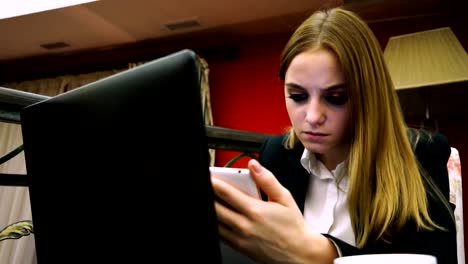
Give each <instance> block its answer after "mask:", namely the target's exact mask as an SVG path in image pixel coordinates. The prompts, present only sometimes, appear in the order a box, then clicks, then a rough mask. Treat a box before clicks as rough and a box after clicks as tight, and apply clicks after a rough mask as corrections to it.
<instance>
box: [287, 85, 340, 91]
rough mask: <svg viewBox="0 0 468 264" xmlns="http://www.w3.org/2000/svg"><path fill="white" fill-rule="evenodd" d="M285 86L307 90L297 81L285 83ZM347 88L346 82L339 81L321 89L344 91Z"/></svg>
mask: <svg viewBox="0 0 468 264" xmlns="http://www.w3.org/2000/svg"><path fill="white" fill-rule="evenodd" d="M284 86H286V88H288V89H300V90H306V89H305V88H304V87H302V86H300V85H299V84H296V83H285V84H284ZM345 89H346V84H345V83H339V84H334V85H331V86H328V87H325V88H321V89H320V90H322V91H332V92H333V91H337V90H339V91H342V90H345Z"/></svg>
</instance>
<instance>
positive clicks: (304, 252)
mask: <svg viewBox="0 0 468 264" xmlns="http://www.w3.org/2000/svg"><path fill="white" fill-rule="evenodd" d="M248 167H249V169H250V174H251V175H252V177H253V179H254V181H255V182H256V184H257V186H258V187H259V188H260V189H261V190H262V191H263V192H264V193H265V194H266V195H267V196H268V201H262V200H259V199H256V198H252V197H250V196H248V195H246V194H244V193H242V192H241V191H239V190H237V189H236V188H234V187H232V186H231V185H229V184H227V183H225V182H223V181H222V180H218V179H215V178H212V179H211V180H212V184H213V188H214V192H215V195H216V196H217V199H218V201H217V202H215V208H216V213H217V216H218V223H219V225H218V226H219V234H220V236H221V237H222V239H223V240H224V241H225V242H226V243H227V244H229V245H231V246H232V247H233V248H235V249H237V250H239V251H240V252H243V253H244V254H246V255H248V256H250V257H251V258H252V259H255V260H257V261H261V262H265V263H332V262H333V259H334V258H336V257H337V253H336V249H335V247H334V246H333V244H332V243H331V242H330V241H329V240H328V239H327V238H326V237H324V236H323V235H321V234H319V233H316V232H314V231H312V230H311V227H310V226H309V225H308V224H307V223H306V222H305V220H304V218H303V216H302V213H301V211H300V210H299V208H298V207H297V204H296V202H295V201H294V199H293V197H292V196H291V194H290V192H289V191H288V190H287V189H286V188H284V187H283V186H282V185H281V184H280V183H279V182H278V181H277V179H276V177H275V176H274V175H273V174H272V173H271V172H270V171H268V170H267V169H266V168H264V167H262V166H261V165H260V164H259V163H258V162H257V161H256V160H254V159H252V160H250V161H249V164H248Z"/></svg>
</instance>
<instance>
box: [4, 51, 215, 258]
mask: <svg viewBox="0 0 468 264" xmlns="http://www.w3.org/2000/svg"><path fill="white" fill-rule="evenodd" d="M199 62H200V63H199V65H200V81H201V93H202V95H201V98H202V107H203V116H204V119H205V123H206V124H208V125H213V118H212V114H211V104H210V96H209V83H208V72H209V68H208V63H207V62H206V61H205V60H204V59H203V58H200V57H199ZM143 63H144V62H138V63H129V64H128V68H133V67H136V66H139V65H141V64H143ZM122 70H125V69H117V70H110V71H101V72H94V73H88V74H79V75H66V76H59V77H56V78H47V79H40V80H33V81H25V82H20V83H7V84H3V85H2V86H3V87H7V88H13V89H18V90H21V91H25V92H30V93H35V94H41V95H46V96H55V95H58V94H61V93H64V92H67V91H70V90H73V89H75V88H77V87H80V86H83V85H85V84H87V83H91V82H94V81H97V80H99V79H102V78H105V77H108V76H110V75H113V74H116V73H118V72H121V71H122ZM22 142H23V141H22V132H21V126H20V125H17V124H10V123H4V122H0V156H1V155H4V154H6V153H8V152H10V151H11V150H13V149H14V148H16V147H17V146H19V145H21V144H22ZM2 153H3V154H2ZM210 157H211V165H213V164H214V150H210ZM0 173H12V174H26V165H25V161H24V154H23V152H21V153H20V154H18V155H16V156H15V157H14V158H12V159H10V160H8V161H7V162H5V163H3V164H1V165H0ZM0 212H2V213H1V214H0V230H1V229H3V228H4V227H7V226H9V225H11V224H14V223H17V222H20V221H27V220H29V221H30V220H32V216H31V206H30V200H29V191H28V188H27V187H14V186H13V187H10V186H0ZM0 263H2V264H9V263H11V264H18V263H21V264H36V263H37V261H36V254H35V245H34V235H25V236H23V237H20V238H18V239H6V240H3V241H0Z"/></svg>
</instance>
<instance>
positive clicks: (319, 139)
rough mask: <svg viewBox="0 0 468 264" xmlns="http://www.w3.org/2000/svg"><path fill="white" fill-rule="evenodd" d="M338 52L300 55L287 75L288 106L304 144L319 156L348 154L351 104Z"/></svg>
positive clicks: (286, 94)
mask: <svg viewBox="0 0 468 264" xmlns="http://www.w3.org/2000/svg"><path fill="white" fill-rule="evenodd" d="M345 81H346V80H345V79H344V75H343V72H342V71H341V67H340V63H339V61H338V59H337V57H336V55H335V54H334V53H333V52H331V51H329V50H327V49H315V50H310V51H305V52H303V53H300V54H298V55H297V56H296V57H295V58H294V59H293V60H292V61H291V64H290V65H289V68H288V70H287V71H286V76H285V86H284V88H285V89H284V93H285V99H286V108H287V111H288V114H289V118H290V119H291V123H292V125H293V128H294V130H295V132H296V134H297V135H298V137H299V139H300V141H301V142H302V143H303V145H304V147H305V148H306V149H308V150H309V151H311V152H313V153H316V154H317V155H318V157H319V158H320V157H324V158H326V157H329V158H328V159H330V158H332V159H334V160H336V159H339V160H341V161H342V160H344V159H345V158H346V156H347V154H348V146H349V144H348V143H349V142H348V138H349V137H348V136H349V133H348V132H349V125H350V112H351V110H350V105H349V102H348V96H347V93H346V82H345Z"/></svg>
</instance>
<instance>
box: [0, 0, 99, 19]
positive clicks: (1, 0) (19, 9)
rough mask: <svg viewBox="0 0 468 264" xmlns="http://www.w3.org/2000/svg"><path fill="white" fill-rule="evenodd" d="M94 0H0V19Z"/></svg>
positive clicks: (93, 0)
mask: <svg viewBox="0 0 468 264" xmlns="http://www.w3.org/2000/svg"><path fill="white" fill-rule="evenodd" d="M95 1H98V0H41V1H37V0H0V6H1V7H0V19H4V18H9V17H16V16H22V15H27V14H32V13H37V12H42V11H47V10H52V9H57V8H62V7H67V6H74V5H80V4H84V3H89V2H95Z"/></svg>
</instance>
